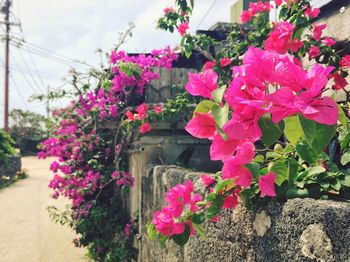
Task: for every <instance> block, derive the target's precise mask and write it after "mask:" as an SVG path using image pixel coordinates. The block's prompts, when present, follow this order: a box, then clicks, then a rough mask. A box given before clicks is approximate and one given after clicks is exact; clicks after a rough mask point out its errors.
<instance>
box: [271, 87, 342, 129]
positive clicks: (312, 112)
mask: <svg viewBox="0 0 350 262" xmlns="http://www.w3.org/2000/svg"><path fill="white" fill-rule="evenodd" d="M320 95H321V93H320V91H317V92H315V90H314V89H310V90H308V91H304V92H301V93H300V95H298V96H296V95H294V94H293V92H292V91H291V90H290V89H288V88H282V89H279V90H277V91H276V92H275V93H273V94H271V95H269V100H270V101H271V102H272V107H271V114H272V120H273V122H275V123H278V122H279V121H281V120H282V119H283V118H285V117H287V116H292V115H295V114H296V113H300V114H302V115H303V116H304V117H305V118H307V119H310V120H314V121H316V122H318V123H320V124H325V125H334V124H336V123H337V120H338V108H337V104H336V103H335V102H334V100H332V99H331V98H330V97H320Z"/></svg>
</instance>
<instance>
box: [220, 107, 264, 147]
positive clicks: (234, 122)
mask: <svg viewBox="0 0 350 262" xmlns="http://www.w3.org/2000/svg"><path fill="white" fill-rule="evenodd" d="M264 113H265V110H264V109H259V108H257V107H254V106H248V105H246V106H244V105H242V106H239V107H236V108H235V111H234V113H233V117H232V119H230V120H229V121H228V122H227V123H226V124H225V125H224V126H223V130H224V132H225V133H226V134H227V135H228V137H229V138H231V139H236V140H241V139H249V140H252V141H257V140H258V139H259V138H260V137H261V135H262V133H261V130H260V127H259V123H258V122H259V120H260V118H261V117H262V116H263V115H264Z"/></svg>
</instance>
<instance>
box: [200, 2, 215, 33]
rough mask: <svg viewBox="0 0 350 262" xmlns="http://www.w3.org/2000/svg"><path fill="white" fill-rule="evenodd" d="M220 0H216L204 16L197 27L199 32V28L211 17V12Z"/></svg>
mask: <svg viewBox="0 0 350 262" xmlns="http://www.w3.org/2000/svg"><path fill="white" fill-rule="evenodd" d="M217 1H218V0H214V1H213V3H212V4H211V6H210V7H209V9H208V11H207V12H206V13H205V14H204V16H203V17H202V19H201V21H200V22H199V24H198V26H197V27H196V30H198V28H199V27H200V26H201V24H202V23H203V22H204V20H205V19H206V18H207V16H208V15H209V13H210V11H211V10H212V9H213V7H214V5H215V4H216V2H217Z"/></svg>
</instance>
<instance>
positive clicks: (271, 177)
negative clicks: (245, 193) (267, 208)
mask: <svg viewBox="0 0 350 262" xmlns="http://www.w3.org/2000/svg"><path fill="white" fill-rule="evenodd" d="M275 180H276V175H275V174H274V173H272V172H269V173H268V174H267V175H265V176H261V177H259V182H258V186H259V188H260V195H261V197H264V196H270V197H274V196H276V191H275Z"/></svg>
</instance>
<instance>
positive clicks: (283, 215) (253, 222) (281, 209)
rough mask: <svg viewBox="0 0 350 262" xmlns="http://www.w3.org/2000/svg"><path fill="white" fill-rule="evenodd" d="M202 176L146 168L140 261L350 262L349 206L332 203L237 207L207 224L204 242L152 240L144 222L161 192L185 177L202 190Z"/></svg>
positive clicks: (171, 168) (155, 207)
mask: <svg viewBox="0 0 350 262" xmlns="http://www.w3.org/2000/svg"><path fill="white" fill-rule="evenodd" d="M201 174H202V173H198V172H197V173H196V172H193V171H190V170H186V169H183V168H180V167H177V166H154V167H149V169H148V171H147V172H146V174H145V175H144V176H143V177H142V180H141V185H142V193H141V195H140V198H139V201H140V203H139V207H140V214H141V215H140V230H141V234H140V235H141V237H140V240H139V242H138V248H139V252H140V254H139V261H143V262H148V261H155V262H163V261H164V262H172V261H191V262H192V261H194V262H196V261H198V262H202V261H206V262H210V261H213V262H214V261H215V262H216V261H233V262H240V261H242V262H243V261H244V262H246V261H261V262H262V261H264V262H265V261H266V262H271V261H273V262H278V261H281V262H282V261H288V262H292V261H305V262H309V261H310V262H311V261H323V262H331V261H334V262H336V261H344V262H346V261H350V245H349V243H350V204H349V203H341V202H334V201H321V200H313V199H292V200H289V201H288V202H286V203H271V204H270V205H269V206H268V207H267V208H266V209H265V210H264V211H259V212H256V213H254V212H251V211H248V210H246V209H245V208H244V207H242V206H238V207H237V208H235V209H234V210H230V211H226V212H225V213H224V214H223V216H222V218H221V220H220V221H219V222H218V223H217V224H214V223H209V224H207V225H205V227H206V229H207V231H208V237H209V239H208V240H207V241H204V240H201V239H199V238H198V237H194V238H192V239H190V241H189V242H188V243H187V244H186V246H185V247H183V248H180V247H178V246H176V245H175V244H173V243H172V242H169V243H167V244H166V246H165V247H161V246H160V245H159V243H157V242H156V241H150V240H149V239H148V238H147V234H146V224H147V222H148V221H150V220H151V218H152V214H153V212H154V211H156V210H158V209H160V207H161V205H162V199H163V198H164V196H165V192H166V191H167V190H168V189H169V188H170V187H172V186H174V185H175V184H178V183H182V182H183V181H184V180H186V179H192V180H194V181H195V186H196V188H197V189H198V190H199V191H201V190H203V188H202V186H201V183H200V181H199V177H200V175H201ZM135 189H136V190H137V187H136V188H135Z"/></svg>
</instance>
